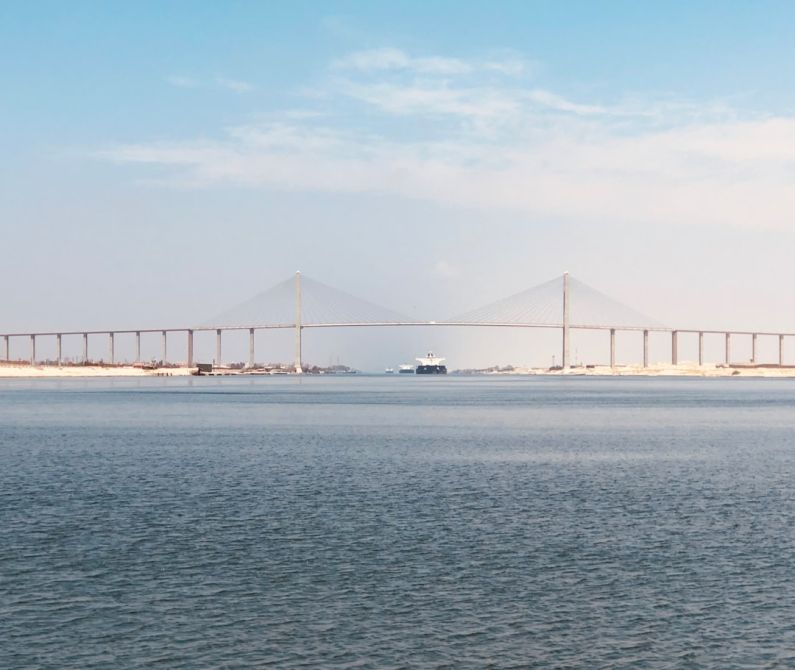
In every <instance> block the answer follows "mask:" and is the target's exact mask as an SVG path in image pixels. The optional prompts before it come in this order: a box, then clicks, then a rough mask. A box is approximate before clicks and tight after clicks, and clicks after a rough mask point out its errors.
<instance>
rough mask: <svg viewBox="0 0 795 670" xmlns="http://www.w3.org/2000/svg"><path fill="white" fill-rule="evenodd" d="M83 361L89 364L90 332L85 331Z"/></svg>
mask: <svg viewBox="0 0 795 670" xmlns="http://www.w3.org/2000/svg"><path fill="white" fill-rule="evenodd" d="M83 363H84V364H85V365H88V333H83Z"/></svg>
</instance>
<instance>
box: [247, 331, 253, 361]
mask: <svg viewBox="0 0 795 670" xmlns="http://www.w3.org/2000/svg"><path fill="white" fill-rule="evenodd" d="M248 367H250V368H253V367H254V329H253V328H249V329H248Z"/></svg>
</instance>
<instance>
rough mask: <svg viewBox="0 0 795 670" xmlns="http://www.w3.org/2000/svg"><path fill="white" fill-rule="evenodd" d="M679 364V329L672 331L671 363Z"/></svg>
mask: <svg viewBox="0 0 795 670" xmlns="http://www.w3.org/2000/svg"><path fill="white" fill-rule="evenodd" d="M678 364H679V331H677V330H674V331H671V365H678Z"/></svg>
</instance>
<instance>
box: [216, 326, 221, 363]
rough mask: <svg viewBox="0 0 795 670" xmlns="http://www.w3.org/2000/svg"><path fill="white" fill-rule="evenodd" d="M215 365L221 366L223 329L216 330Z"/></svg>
mask: <svg viewBox="0 0 795 670" xmlns="http://www.w3.org/2000/svg"><path fill="white" fill-rule="evenodd" d="M215 365H216V366H218V367H220V366H221V329H220V328H219V329H218V330H216V331H215Z"/></svg>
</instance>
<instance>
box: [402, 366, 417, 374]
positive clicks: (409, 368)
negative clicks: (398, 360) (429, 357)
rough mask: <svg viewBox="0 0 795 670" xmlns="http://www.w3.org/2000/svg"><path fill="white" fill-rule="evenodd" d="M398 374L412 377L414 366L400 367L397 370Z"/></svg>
mask: <svg viewBox="0 0 795 670" xmlns="http://www.w3.org/2000/svg"><path fill="white" fill-rule="evenodd" d="M398 374H401V375H413V374H414V366H413V365H401V366H400V367H399V368H398Z"/></svg>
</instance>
